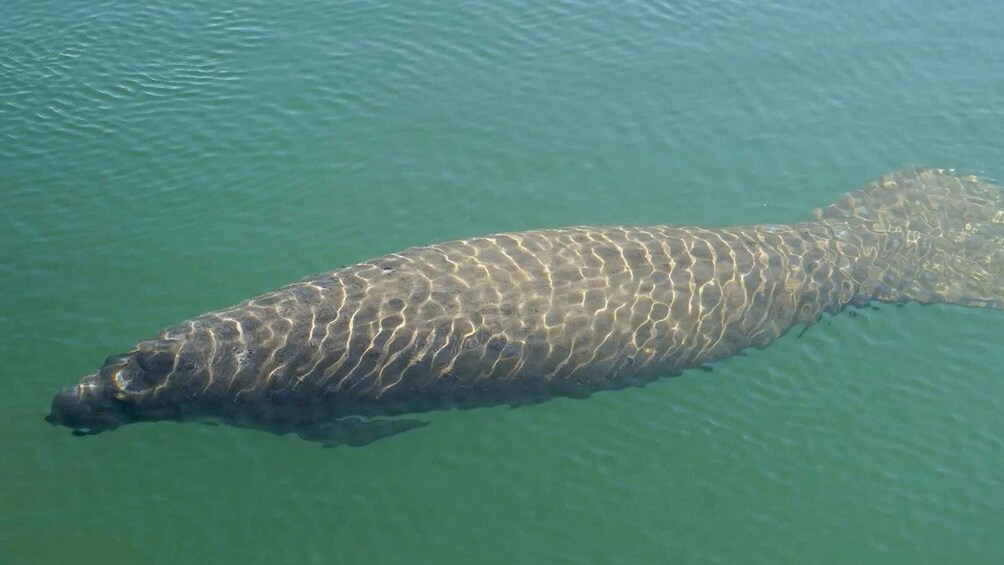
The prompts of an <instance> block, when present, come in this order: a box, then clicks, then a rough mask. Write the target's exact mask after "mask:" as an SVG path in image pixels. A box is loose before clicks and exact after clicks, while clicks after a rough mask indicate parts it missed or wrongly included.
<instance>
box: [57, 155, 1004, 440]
mask: <svg viewBox="0 0 1004 565" xmlns="http://www.w3.org/2000/svg"><path fill="white" fill-rule="evenodd" d="M873 300H876V301H882V302H906V301H916V302H921V303H936V302H944V303H951V304H959V305H963V306H975V307H989V308H997V309H1004V191H1002V190H1001V189H999V188H998V187H996V186H993V185H991V184H989V183H988V182H986V181H984V180H982V179H980V178H977V177H972V176H958V175H956V174H955V173H954V172H953V171H950V170H942V169H910V170H901V171H897V172H894V173H890V174H888V175H885V176H883V177H882V178H881V179H879V180H877V181H876V182H874V183H872V184H871V185H869V186H868V187H866V188H865V189H863V190H858V191H854V192H852V193H850V194H848V195H846V196H845V197H844V198H843V199H841V200H840V201H838V202H837V203H835V204H832V205H831V206H829V207H826V208H823V209H821V210H816V211H815V214H814V219H811V220H807V221H805V222H801V223H798V224H794V225H753V226H745V227H732V228H716V229H705V228H700V227H678V226H651V227H573V228H563V229H545V230H534V231H526V232H519V233H504V234H497V235H492V236H485V237H474V238H470V239H463V240H458V241H452V242H448V243H441V244H436V245H427V246H422V247H414V248H411V249H407V250H404V251H401V252H400V253H392V254H389V255H385V256H383V257H378V258H375V259H372V260H369V261H365V262H363V263H359V264H357V265H352V266H349V267H345V268H342V269H338V270H336V271H332V272H329V273H323V274H319V275H314V276H311V277H307V278H305V279H303V280H301V281H299V282H296V283H293V284H291V285H288V286H286V287H283V288H281V289H279V290H276V291H274V292H270V293H267V294H264V295H261V296H258V297H255V298H252V299H250V300H248V301H246V302H243V303H241V304H238V305H237V306H234V307H232V308H227V309H225V310H220V311H216V312H210V313H207V314H203V315H201V316H198V317H196V318H193V319H191V320H188V321H186V322H183V323H181V324H179V325H176V326H173V327H171V328H168V329H166V330H164V331H163V332H161V333H160V334H159V335H158V336H156V337H155V338H153V339H150V340H145V341H141V342H139V343H138V344H136V346H135V348H134V349H133V350H132V351H130V352H128V353H124V354H121V355H116V356H113V357H109V358H108V359H107V360H106V362H105V365H104V366H103V367H102V368H101V369H99V370H98V371H97V372H96V373H94V374H91V375H88V376H86V377H84V379H83V380H82V381H81V382H80V383H79V384H77V385H75V386H71V387H67V388H65V389H63V390H62V391H60V392H59V393H58V394H57V395H56V396H55V398H54V399H53V402H52V411H51V413H50V414H49V416H48V417H47V419H48V420H49V421H50V422H52V423H54V424H60V425H64V426H67V427H70V428H73V429H74V431H75V433H77V434H78V435H87V434H94V433H98V432H100V431H103V430H107V429H112V428H115V427H118V426H120V425H123V424H127V423H132V422H140V421H150V420H216V421H222V422H225V423H229V424H232V425H237V426H242V427H252V428H260V429H263V430H268V431H271V432H274V433H280V434H281V433H297V434H299V435H300V436H302V437H304V438H306V439H311V440H316V441H320V442H322V443H325V444H339V443H346V444H363V443H368V442H369V441H372V440H374V439H377V438H379V437H383V436H386V435H390V434H393V433H397V432H401V431H404V430H407V429H411V428H413V427H417V426H420V425H422V424H423V422H420V421H418V420H411V419H398V418H389V417H392V416H399V415H404V414H414V413H421V412H425V411H429V410H442V409H448V408H472V407H478V406H489V405H495V404H513V405H516V404H525V403H533V402H539V401H543V400H546V399H549V398H553V397H556V396H572V397H584V396H588V395H589V394H591V393H593V392H596V391H599V390H604V389H613V388H620V387H625V386H633V385H641V384H644V383H646V382H649V381H651V380H652V379H655V378H658V377H662V376H669V375H675V374H678V373H679V372H680V371H682V370H684V369H687V368H689V367H695V366H701V365H704V364H707V363H710V362H714V361H718V360H721V359H725V358H727V357H729V356H731V355H733V354H735V353H737V352H739V351H742V350H743V349H746V348H749V347H756V348H762V347H766V346H767V345H769V344H770V343H772V342H773V341H774V340H776V339H778V338H779V337H781V336H782V335H784V334H785V333H786V332H787V331H788V330H790V329H791V328H792V327H794V326H796V325H805V326H809V325H811V324H813V323H814V322H815V321H817V320H818V319H819V318H820V317H821V316H822V315H823V314H824V313H830V314H835V313H837V312H840V311H841V310H842V309H844V308H845V307H847V306H848V305H852V306H861V305H864V304H867V303H869V302H871V301H873Z"/></svg>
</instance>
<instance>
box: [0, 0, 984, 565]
mask: <svg viewBox="0 0 1004 565" xmlns="http://www.w3.org/2000/svg"><path fill="white" fill-rule="evenodd" d="M238 4H239V5H236V6H229V7H228V6H226V5H224V4H221V3H218V2H205V1H195V2H184V3H168V4H167V5H159V4H154V3H147V2H123V1H106V2H97V3H66V2H55V1H52V0H32V1H30V2H29V1H24V0H8V1H6V2H4V3H3V4H2V5H0V197H2V201H0V202H2V206H0V241H2V242H3V243H2V245H0V281H2V282H0V285H2V286H0V290H2V293H0V335H2V336H3V338H2V339H0V360H2V366H3V368H4V373H3V374H4V376H5V378H4V380H3V382H4V383H5V385H6V386H5V387H4V391H3V394H2V395H0V413H2V414H3V416H4V422H6V426H4V427H3V429H2V430H0V451H2V453H3V454H4V457H3V460H4V463H3V464H2V465H0V484H2V485H4V486H3V489H2V491H3V494H2V495H0V504H2V507H0V510H2V511H0V561H3V562H4V563H13V564H21V563H63V562H75V563H102V564H105V565H111V564H117V563H123V564H124V563H149V564H156V563H170V564H176V563H205V562H214V563H226V562H241V563H276V562H291V563H332V562H341V563H469V562H475V561H477V562H480V563H507V564H508V563H514V562H524V563H608V562H616V563H665V562H668V561H673V562H682V563H712V562H718V563H737V562H739V563H807V562H809V563H828V562H831V563H859V562H860V563H906V562H908V563H924V562H927V563H947V562H952V563H999V562H1001V561H1004V542H1002V541H1001V537H1000V532H1002V531H1004V482H1002V479H1001V477H1002V474H1001V468H1002V465H1004V441H1002V437H1004V409H1002V408H1004V406H1002V404H1004V401H1002V399H1004V379H1002V378H1001V377H1002V376H1004V371H1002V369H1001V367H1002V366H1004V348H1002V347H1001V343H1004V332H1002V330H1001V328H1002V327H1004V326H1002V322H1004V313H1001V312H991V311H981V310H967V309H963V308H958V307H948V306H931V307H920V306H914V305H909V306H905V307H902V308H896V307H890V306H883V307H880V308H878V309H877V310H863V311H861V312H860V313H859V315H858V316H857V317H853V318H852V317H850V316H848V315H846V314H845V315H842V316H838V317H834V318H832V319H827V320H824V322H823V323H821V324H818V325H817V326H816V327H814V328H812V330H811V331H809V332H807V333H806V334H805V335H804V336H802V337H801V338H799V337H796V336H795V335H794V334H793V335H790V336H788V337H786V338H784V339H782V340H781V341H780V342H778V343H776V344H775V345H773V346H772V347H770V348H769V349H767V350H764V351H762V352H755V353H752V354H750V355H748V356H745V357H738V358H735V359H732V360H730V361H728V362H726V363H723V364H719V365H717V366H716V367H715V368H714V370H713V371H712V372H711V373H708V374H705V373H702V372H699V371H698V372H693V373H687V374H686V375H685V376H684V377H682V378H677V379H666V380H663V381H659V382H657V383H655V384H652V385H650V386H647V387H644V388H641V389H631V390H623V391H617V392H609V393H603V394H598V395H595V396H593V397H592V398H590V399H588V400H584V401H583V400H556V401H553V402H548V403H545V404H542V405H538V406H533V407H526V408H521V409H517V410H511V409H508V408H491V409H480V410H473V411H467V412H447V413H439V414H434V415H432V416H431V420H432V421H433V424H432V425H431V426H428V427H426V428H422V429H421V430H417V431H413V432H409V433H406V434H402V435H400V436H396V437H393V438H391V439H388V440H384V441H381V442H378V443H376V444H373V445H371V446H369V447H366V448H361V449H344V448H339V449H321V448H318V447H317V446H316V445H314V444H310V443H307V442H304V441H301V440H298V439H296V438H293V437H276V436H272V435H269V434H265V433H261V432H255V431H249V430H239V429H232V428H227V427H216V428H211V427H206V426H201V425H194V424H188V425H179V424H169V423H163V424H147V425H136V426H130V427H127V428H124V429H121V430H118V431H115V432H113V433H108V434H103V435H100V436H97V437H93V438H83V439H81V438H75V437H71V436H70V434H68V433H66V431H65V430H62V429H56V428H52V427H50V426H49V425H47V424H46V423H45V422H44V421H43V420H42V417H43V416H44V414H45V413H46V410H47V407H48V402H49V399H50V397H51V395H52V394H53V393H54V392H55V391H56V390H57V389H58V387H60V386H63V385H65V384H69V383H71V382H74V381H76V380H77V379H78V378H79V377H80V376H81V375H83V374H84V373H87V372H90V371H92V370H93V369H95V368H96V367H97V366H99V365H100V364H101V361H102V360H103V359H104V357H105V356H107V355H110V354H112V353H116V352H119V351H123V350H126V349H128V348H129V347H130V346H131V345H132V343H134V342H135V341H136V340H138V339H141V338H144V337H147V336H150V335H152V334H154V333H155V332H157V331H158V330H159V329H160V328H162V327H164V326H167V325H169V324H172V323H175V322H177V321H180V320H183V319H185V318H187V317H190V316H193V315H195V314H198V313H201V312H203V311H206V310H210V309H216V308H221V307H225V306H229V305H231V304H233V303H236V302H239V301H241V300H243V299H245V298H248V297H250V296H252V295H255V294H258V293H261V292H264V291H267V290H270V289H272V288H275V287H277V286H279V285H281V284H284V283H287V282H290V281H292V280H295V279H298V278H300V277H302V276H304V275H307V274H310V273H313V272H318V271H325V270H329V269H332V268H334V267H337V266H339V265H342V264H348V263H352V262H356V261H359V260H363V259H366V258H369V257H372V256H375V255H379V254H381V253H385V252H390V251H395V250H398V249H401V248H403V247H406V246H409V245H416V244H422V243H429V242H434V241H443V240H448V239H452V238H456V237H462V236H467V235H477V234H484V233H490V232H497V231H510V230H519V229H529V228H538V227H551V226H562V225H576V224H633V225H644V224H662V223H677V224H702V225H728V224H745V223H754V222H777V223H783V222H792V221H797V220H800V219H803V218H805V217H806V216H807V215H808V213H809V211H810V210H811V208H812V207H814V206H821V205H825V204H828V203H829V202H831V201H833V200H835V199H836V198H837V197H838V196H839V195H840V194H841V193H842V192H843V191H845V190H848V189H851V188H855V187H858V186H861V185H863V184H865V183H866V182H868V181H870V180H872V179H873V178H875V177H877V176H878V175H879V174H881V173H883V172H886V171H888V170H892V169H895V168H898V167H901V166H904V165H932V166H948V167H957V168H960V169H963V170H966V171H969V172H976V173H980V174H984V175H987V176H990V177H995V178H997V179H1002V178H1004V163H1002V159H1001V156H1002V151H1001V140H1002V139H1004V36H1002V35H1001V34H1000V29H1001V24H1002V23H1004V8H1002V6H1001V5H1000V3H999V2H993V1H990V0H986V1H982V2H979V1H976V2H965V3H963V4H955V5H952V6H950V7H948V6H945V5H944V4H943V3H937V2H933V1H930V0H922V1H919V2H907V1H905V0H897V1H893V2H885V3H881V4H879V3H872V2H862V1H858V2H821V3H814V5H813V6H812V7H808V6H806V5H805V3H803V2H795V1H784V2H781V1H778V2H748V1H731V2H663V3H659V2H628V3H621V2H600V3H575V2H525V1H514V0H504V1H502V2H465V3H459V4H458V3H451V2H435V1H419V2H402V3H380V2H373V1H357V2H318V1H296V2H293V1H287V0H278V1H272V2H263V1H260V0H253V1H250V2H242V3H238Z"/></svg>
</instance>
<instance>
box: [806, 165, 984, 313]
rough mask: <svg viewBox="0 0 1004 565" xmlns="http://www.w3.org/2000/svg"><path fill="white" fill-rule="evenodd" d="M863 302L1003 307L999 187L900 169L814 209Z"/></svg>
mask: <svg viewBox="0 0 1004 565" xmlns="http://www.w3.org/2000/svg"><path fill="white" fill-rule="evenodd" d="M815 216H816V221H817V222H819V223H821V224H823V225H825V226H826V227H827V228H828V229H829V230H830V231H831V233H832V234H833V235H834V237H835V238H836V240H837V245H838V246H839V247H842V248H843V249H842V250H841V251H845V252H846V253H848V254H851V255H852V256H854V257H856V259H855V260H854V262H853V266H852V267H851V270H852V273H851V276H852V277H853V279H854V281H855V282H856V283H857V287H858V292H860V293H861V295H862V297H863V298H865V299H866V300H868V299H871V300H879V301H883V302H906V301H915V302H920V303H923V304H933V303H949V304H959V305H962V306H973V307H983V308H998V309H1004V190H1001V188H999V187H997V186H994V185H992V184H990V183H988V182H987V181H986V180H984V179H981V178H978V177H974V176H958V175H957V174H955V172H954V171H952V170H946V169H904V170H900V171H896V172H894V173H890V174H887V175H885V176H883V177H882V178H880V179H879V180H877V181H875V182H873V183H872V184H871V185H869V186H868V187H866V188H864V189H862V190H857V191H854V192H851V193H850V194H848V195H846V196H845V197H844V198H843V199H841V200H840V201H838V202H836V203H834V204H832V205H830V206H828V207H826V208H823V209H821V210H816V211H815Z"/></svg>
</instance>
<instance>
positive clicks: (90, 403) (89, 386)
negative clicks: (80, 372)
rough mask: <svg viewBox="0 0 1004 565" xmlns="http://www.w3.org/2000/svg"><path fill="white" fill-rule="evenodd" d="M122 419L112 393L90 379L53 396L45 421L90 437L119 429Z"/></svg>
mask: <svg viewBox="0 0 1004 565" xmlns="http://www.w3.org/2000/svg"><path fill="white" fill-rule="evenodd" d="M124 416H125V415H124V414H123V413H122V411H121V408H120V407H119V406H118V403H117V402H116V401H115V398H114V392H113V391H112V390H110V389H109V387H107V386H102V385H101V384H100V383H99V382H97V379H96V378H94V376H91V377H87V378H85V379H84V380H83V381H82V382H80V384H77V385H73V386H68V387H64V388H63V389H61V390H60V391H59V392H58V393H56V396H54V397H52V407H51V408H50V410H49V415H48V416H46V417H45V420H46V421H47V422H49V423H50V424H52V425H54V426H66V427H68V428H72V429H73V433H74V435H92V434H97V433H100V432H102V431H105V430H111V429H115V428H117V427H119V426H120V425H122V424H123V423H125V420H124Z"/></svg>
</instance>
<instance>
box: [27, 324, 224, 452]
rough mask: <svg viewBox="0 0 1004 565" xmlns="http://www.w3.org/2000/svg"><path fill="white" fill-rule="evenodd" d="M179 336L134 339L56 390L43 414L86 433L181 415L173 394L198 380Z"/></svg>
mask: <svg viewBox="0 0 1004 565" xmlns="http://www.w3.org/2000/svg"><path fill="white" fill-rule="evenodd" d="M183 343H184V338H183V337H182V338H173V339H158V340H150V341H144V342H140V343H138V344H137V345H136V347H135V349H134V350H133V351H130V352H128V353H123V354H121V355H113V356H111V357H109V358H107V359H106V360H105V364H104V366H102V367H101V369H99V370H98V371H97V372H96V373H92V374H90V375H87V376H86V377H84V378H83V379H81V381H80V382H79V383H77V384H76V385H73V386H68V387H65V388H63V389H62V390H60V391H59V392H58V393H57V394H56V396H55V397H53V399H52V408H51V410H50V412H49V415H48V416H46V418H45V419H46V420H47V421H48V422H50V423H52V424H54V425H61V426H66V427H68V428H73V433H74V434H75V435H90V434H96V433H100V432H102V431H105V430H112V429H115V428H117V427H119V426H121V425H124V424H129V423H133V422H142V421H150V420H165V419H182V418H183V417H184V416H185V412H186V409H188V408H190V407H188V406H186V404H185V403H183V402H180V403H179V395H185V394H186V393H187V392H188V390H189V389H192V388H193V387H196V386H199V385H201V384H204V379H200V378H199V377H200V373H201V369H200V367H198V366H197V364H196V363H194V362H193V361H192V360H190V359H188V358H187V357H188V356H187V355H181V354H179V352H180V351H181V349H182V345H183Z"/></svg>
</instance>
